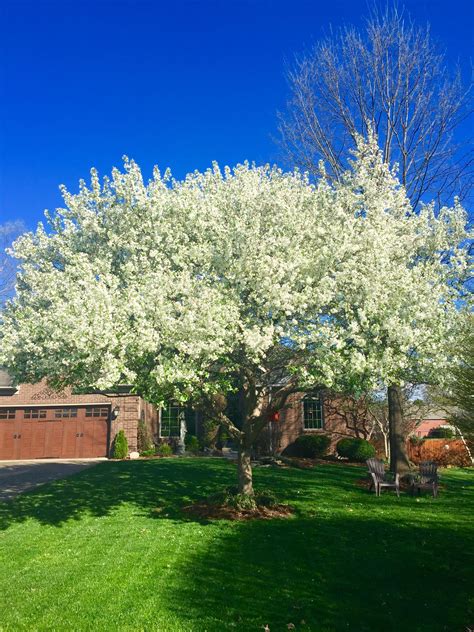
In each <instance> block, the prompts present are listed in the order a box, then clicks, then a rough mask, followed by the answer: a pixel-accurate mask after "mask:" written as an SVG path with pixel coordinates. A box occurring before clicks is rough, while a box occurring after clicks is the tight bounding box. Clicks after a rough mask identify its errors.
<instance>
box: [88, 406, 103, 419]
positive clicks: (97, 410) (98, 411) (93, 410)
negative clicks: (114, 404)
mask: <svg viewBox="0 0 474 632" xmlns="http://www.w3.org/2000/svg"><path fill="white" fill-rule="evenodd" d="M108 414H109V409H108V408H107V407H106V406H87V408H86V417H107V416H108Z"/></svg>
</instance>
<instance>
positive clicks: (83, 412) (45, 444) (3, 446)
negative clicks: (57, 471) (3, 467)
mask: <svg viewBox="0 0 474 632" xmlns="http://www.w3.org/2000/svg"><path fill="white" fill-rule="evenodd" d="M0 410H1V409H0ZM13 412H14V414H13ZM0 415H1V416H2V417H9V418H0V459H41V458H43V459H44V458H90V457H98V456H107V438H108V419H109V407H108V406H88V407H67V408H44V409H40V408H25V409H16V410H14V411H12V412H11V413H10V414H9V415H5V414H4V415H2V413H1V412H0Z"/></svg>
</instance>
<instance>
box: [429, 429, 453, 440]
mask: <svg viewBox="0 0 474 632" xmlns="http://www.w3.org/2000/svg"><path fill="white" fill-rule="evenodd" d="M428 437H429V438H430V439H452V438H453V437H454V432H453V431H452V430H451V428H431V430H430V431H429V433H428Z"/></svg>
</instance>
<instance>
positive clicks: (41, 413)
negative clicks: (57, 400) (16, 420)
mask: <svg viewBox="0 0 474 632" xmlns="http://www.w3.org/2000/svg"><path fill="white" fill-rule="evenodd" d="M23 417H24V419H46V410H42V409H40V408H25V411H24V413H23Z"/></svg>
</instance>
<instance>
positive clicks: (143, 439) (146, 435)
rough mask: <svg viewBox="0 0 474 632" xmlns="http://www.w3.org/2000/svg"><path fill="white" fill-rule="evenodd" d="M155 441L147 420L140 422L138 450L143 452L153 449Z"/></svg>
mask: <svg viewBox="0 0 474 632" xmlns="http://www.w3.org/2000/svg"><path fill="white" fill-rule="evenodd" d="M153 447H154V446H153V441H152V440H151V437H150V432H149V430H148V427H147V425H146V424H145V422H144V421H143V420H142V421H139V422H138V431H137V450H138V452H140V454H142V453H143V452H148V451H149V450H152V449H153Z"/></svg>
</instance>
